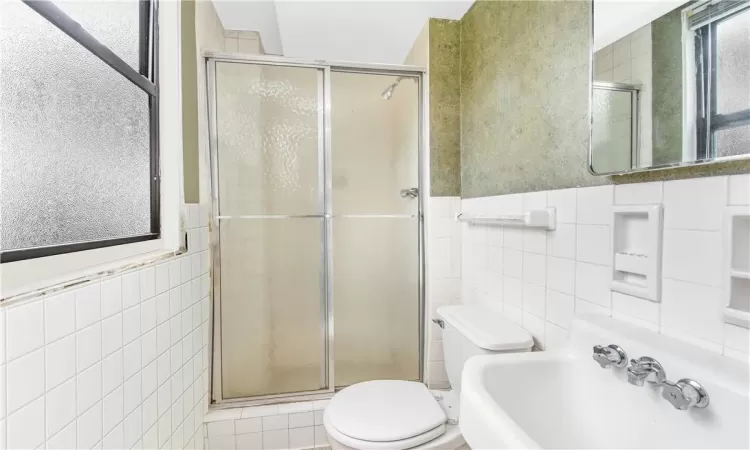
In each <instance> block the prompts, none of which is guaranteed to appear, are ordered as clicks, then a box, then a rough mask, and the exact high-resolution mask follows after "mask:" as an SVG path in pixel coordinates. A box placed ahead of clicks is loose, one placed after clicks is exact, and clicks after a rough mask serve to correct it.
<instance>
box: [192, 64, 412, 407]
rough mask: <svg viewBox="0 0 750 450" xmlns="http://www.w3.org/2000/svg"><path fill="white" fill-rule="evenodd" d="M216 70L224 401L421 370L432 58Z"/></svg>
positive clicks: (216, 245) (217, 336)
mask: <svg viewBox="0 0 750 450" xmlns="http://www.w3.org/2000/svg"><path fill="white" fill-rule="evenodd" d="M206 70H207V72H206V73H207V82H208V89H207V92H208V105H209V114H208V117H209V130H210V132H209V134H210V154H211V176H212V180H211V182H212V200H213V215H212V221H211V250H212V263H213V280H212V282H213V299H214V308H213V320H212V324H213V331H212V333H213V338H214V340H213V357H212V364H213V367H212V370H213V377H212V379H213V387H212V389H213V400H214V401H215V402H217V403H224V402H237V401H243V402H244V401H248V400H250V401H258V402H269V401H273V400H274V399H276V398H279V397H283V398H285V399H286V398H288V397H298V396H299V397H304V396H313V398H315V396H317V395H321V396H324V395H330V394H331V393H332V392H334V391H335V390H336V389H338V388H341V387H344V386H348V385H350V384H353V383H357V382H361V381H366V380H373V379H400V380H420V379H421V378H422V372H423V355H422V353H423V347H424V346H423V340H424V324H423V317H424V314H423V307H424V306H423V305H424V258H423V242H424V239H423V221H422V200H421V196H420V195H419V193H420V188H421V182H420V180H421V169H420V167H421V163H420V161H421V154H422V152H421V148H422V146H423V142H424V136H423V133H424V126H423V123H424V108H423V100H424V98H425V96H424V93H423V79H422V77H423V72H422V70H421V69H419V68H415V67H407V66H382V65H350V64H338V63H325V62H320V61H315V62H309V63H308V62H301V61H292V60H288V59H286V58H277V57H255V56H239V55H235V54H209V55H207V56H206ZM384 89H385V91H384Z"/></svg>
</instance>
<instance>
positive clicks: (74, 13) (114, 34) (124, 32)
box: [54, 0, 139, 69]
mask: <svg viewBox="0 0 750 450" xmlns="http://www.w3.org/2000/svg"><path fill="white" fill-rule="evenodd" d="M54 3H55V5H56V6H57V7H58V8H60V9H61V10H62V11H63V12H64V13H65V14H67V15H68V16H70V18H71V19H73V20H75V21H76V22H78V23H79V24H81V26H82V27H83V28H84V29H85V30H86V31H88V32H89V33H91V35H92V36H94V37H95V38H96V39H97V40H98V41H99V42H101V43H102V44H104V45H106V46H107V47H109V49H110V50H112V51H113V52H115V53H117V56H119V57H120V58H122V59H123V60H125V62H127V63H128V64H130V65H131V66H132V67H133V68H134V69H138V32H139V14H138V0H114V1H89V0H85V1H81V0H78V1H70V0H64V1H61V0H55V1H54Z"/></svg>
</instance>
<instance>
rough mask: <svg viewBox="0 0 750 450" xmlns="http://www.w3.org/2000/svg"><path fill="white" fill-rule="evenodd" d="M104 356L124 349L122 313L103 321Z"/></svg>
mask: <svg viewBox="0 0 750 450" xmlns="http://www.w3.org/2000/svg"><path fill="white" fill-rule="evenodd" d="M101 327H102V356H107V355H109V354H111V353H113V352H115V351H117V350H119V349H121V348H122V313H118V314H115V315H114V316H110V317H108V318H106V319H104V320H102V325H101Z"/></svg>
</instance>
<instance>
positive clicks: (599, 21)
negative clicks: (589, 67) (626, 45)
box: [594, 0, 687, 51]
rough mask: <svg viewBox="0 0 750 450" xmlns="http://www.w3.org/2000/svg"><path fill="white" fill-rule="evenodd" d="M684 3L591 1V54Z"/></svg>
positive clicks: (668, 0) (664, 0)
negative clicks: (592, 13) (592, 35)
mask: <svg viewBox="0 0 750 450" xmlns="http://www.w3.org/2000/svg"><path fill="white" fill-rule="evenodd" d="M685 3H687V2H686V1H684V0H625V1H623V0H594V51H598V50H600V49H602V48H604V47H606V46H607V45H610V44H612V43H613V42H615V41H617V40H618V39H620V38H622V37H624V36H627V35H628V34H630V33H632V32H633V31H635V30H637V29H638V28H641V27H642V26H644V25H646V24H649V23H651V22H652V21H654V19H657V18H659V17H661V16H663V15H664V14H666V13H668V12H669V11H672V10H673V9H675V8H677V7H679V6H680V5H683V4H685Z"/></svg>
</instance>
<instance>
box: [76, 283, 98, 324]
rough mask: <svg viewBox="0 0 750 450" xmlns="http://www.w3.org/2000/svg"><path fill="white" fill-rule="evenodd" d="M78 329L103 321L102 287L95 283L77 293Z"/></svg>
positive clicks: (78, 290)
mask: <svg viewBox="0 0 750 450" xmlns="http://www.w3.org/2000/svg"><path fill="white" fill-rule="evenodd" d="M75 297H76V329H77V330H81V329H83V328H86V327H87V326H89V325H91V324H93V323H96V322H98V321H99V320H100V319H101V285H100V284H99V283H94V284H92V285H90V286H86V287H83V288H80V289H77V290H76V291H75Z"/></svg>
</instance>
